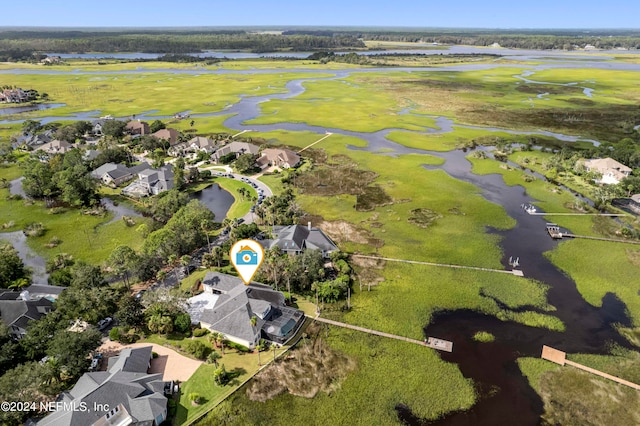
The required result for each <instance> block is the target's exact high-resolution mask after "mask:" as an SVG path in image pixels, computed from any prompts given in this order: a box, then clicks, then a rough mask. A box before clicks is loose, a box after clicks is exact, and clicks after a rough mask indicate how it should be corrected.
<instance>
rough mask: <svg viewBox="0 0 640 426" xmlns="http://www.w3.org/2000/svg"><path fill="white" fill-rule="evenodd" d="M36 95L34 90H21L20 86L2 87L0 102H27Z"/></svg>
mask: <svg viewBox="0 0 640 426" xmlns="http://www.w3.org/2000/svg"><path fill="white" fill-rule="evenodd" d="M37 97H38V92H36V91H35V90H23V89H21V88H19V87H18V88H14V89H4V90H2V91H1V92H0V102H6V103H16V104H17V103H22V102H29V101H32V100H34V99H36V98H37Z"/></svg>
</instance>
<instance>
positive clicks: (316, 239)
mask: <svg viewBox="0 0 640 426" xmlns="http://www.w3.org/2000/svg"><path fill="white" fill-rule="evenodd" d="M273 234H274V239H272V240H261V241H259V243H260V244H261V245H262V247H264V249H265V250H269V249H270V248H273V247H278V248H280V250H282V252H283V253H287V254H294V255H295V254H300V253H302V252H303V251H305V250H320V251H321V252H322V256H323V257H325V258H326V257H329V254H331V253H332V252H334V251H338V250H339V249H338V246H336V244H335V243H334V242H333V241H331V238H329V237H328V236H327V235H326V234H325V233H324V232H322V229H320V228H312V227H311V223H309V224H308V226H302V225H289V226H274V227H273Z"/></svg>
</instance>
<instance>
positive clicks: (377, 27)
mask: <svg viewBox="0 0 640 426" xmlns="http://www.w3.org/2000/svg"><path fill="white" fill-rule="evenodd" d="M216 28H235V29H242V28H250V29H261V28H265V29H266V28H268V29H284V28H286V29H289V28H297V29H301V28H303V29H304V28H314V29H315V28H323V29H326V30H329V29H334V28H337V29H353V30H357V29H398V30H403V29H411V30H508V31H518V30H535V31H544V30H556V31H557V30H561V31H591V30H598V31H603V30H608V31H617V32H619V31H640V27H637V28H633V27H628V28H612V27H456V26H450V27H449V26H444V27H443V26H433V27H432V26H427V27H421V26H397V25H331V24H314V25H300V24H286V25H272V24H269V25H260V24H258V25H241V24H239V25H161V26H135V25H111V26H90V25H87V26H49V25H46V26H45V25H0V31H1V30H4V29H12V30H16V29H21V30H28V29H137V30H158V29H216Z"/></svg>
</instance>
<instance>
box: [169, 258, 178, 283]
mask: <svg viewBox="0 0 640 426" xmlns="http://www.w3.org/2000/svg"><path fill="white" fill-rule="evenodd" d="M177 261H178V255H177V254H170V255H169V257H168V258H167V263H168V264H169V266H171V268H172V269H173V275H174V276H175V278H176V282H178V270H177V269H176V268H175V266H176V262H177Z"/></svg>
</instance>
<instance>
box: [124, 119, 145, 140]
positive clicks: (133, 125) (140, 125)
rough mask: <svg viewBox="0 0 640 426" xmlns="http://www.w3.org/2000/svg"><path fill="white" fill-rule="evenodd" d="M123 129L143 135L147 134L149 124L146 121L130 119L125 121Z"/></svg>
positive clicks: (132, 133) (133, 133)
mask: <svg viewBox="0 0 640 426" xmlns="http://www.w3.org/2000/svg"><path fill="white" fill-rule="evenodd" d="M125 130H126V131H127V132H129V134H131V135H140V136H144V135H148V134H149V124H147V122H146V121H140V120H131V121H130V122H128V123H127V126H126V127H125Z"/></svg>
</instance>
